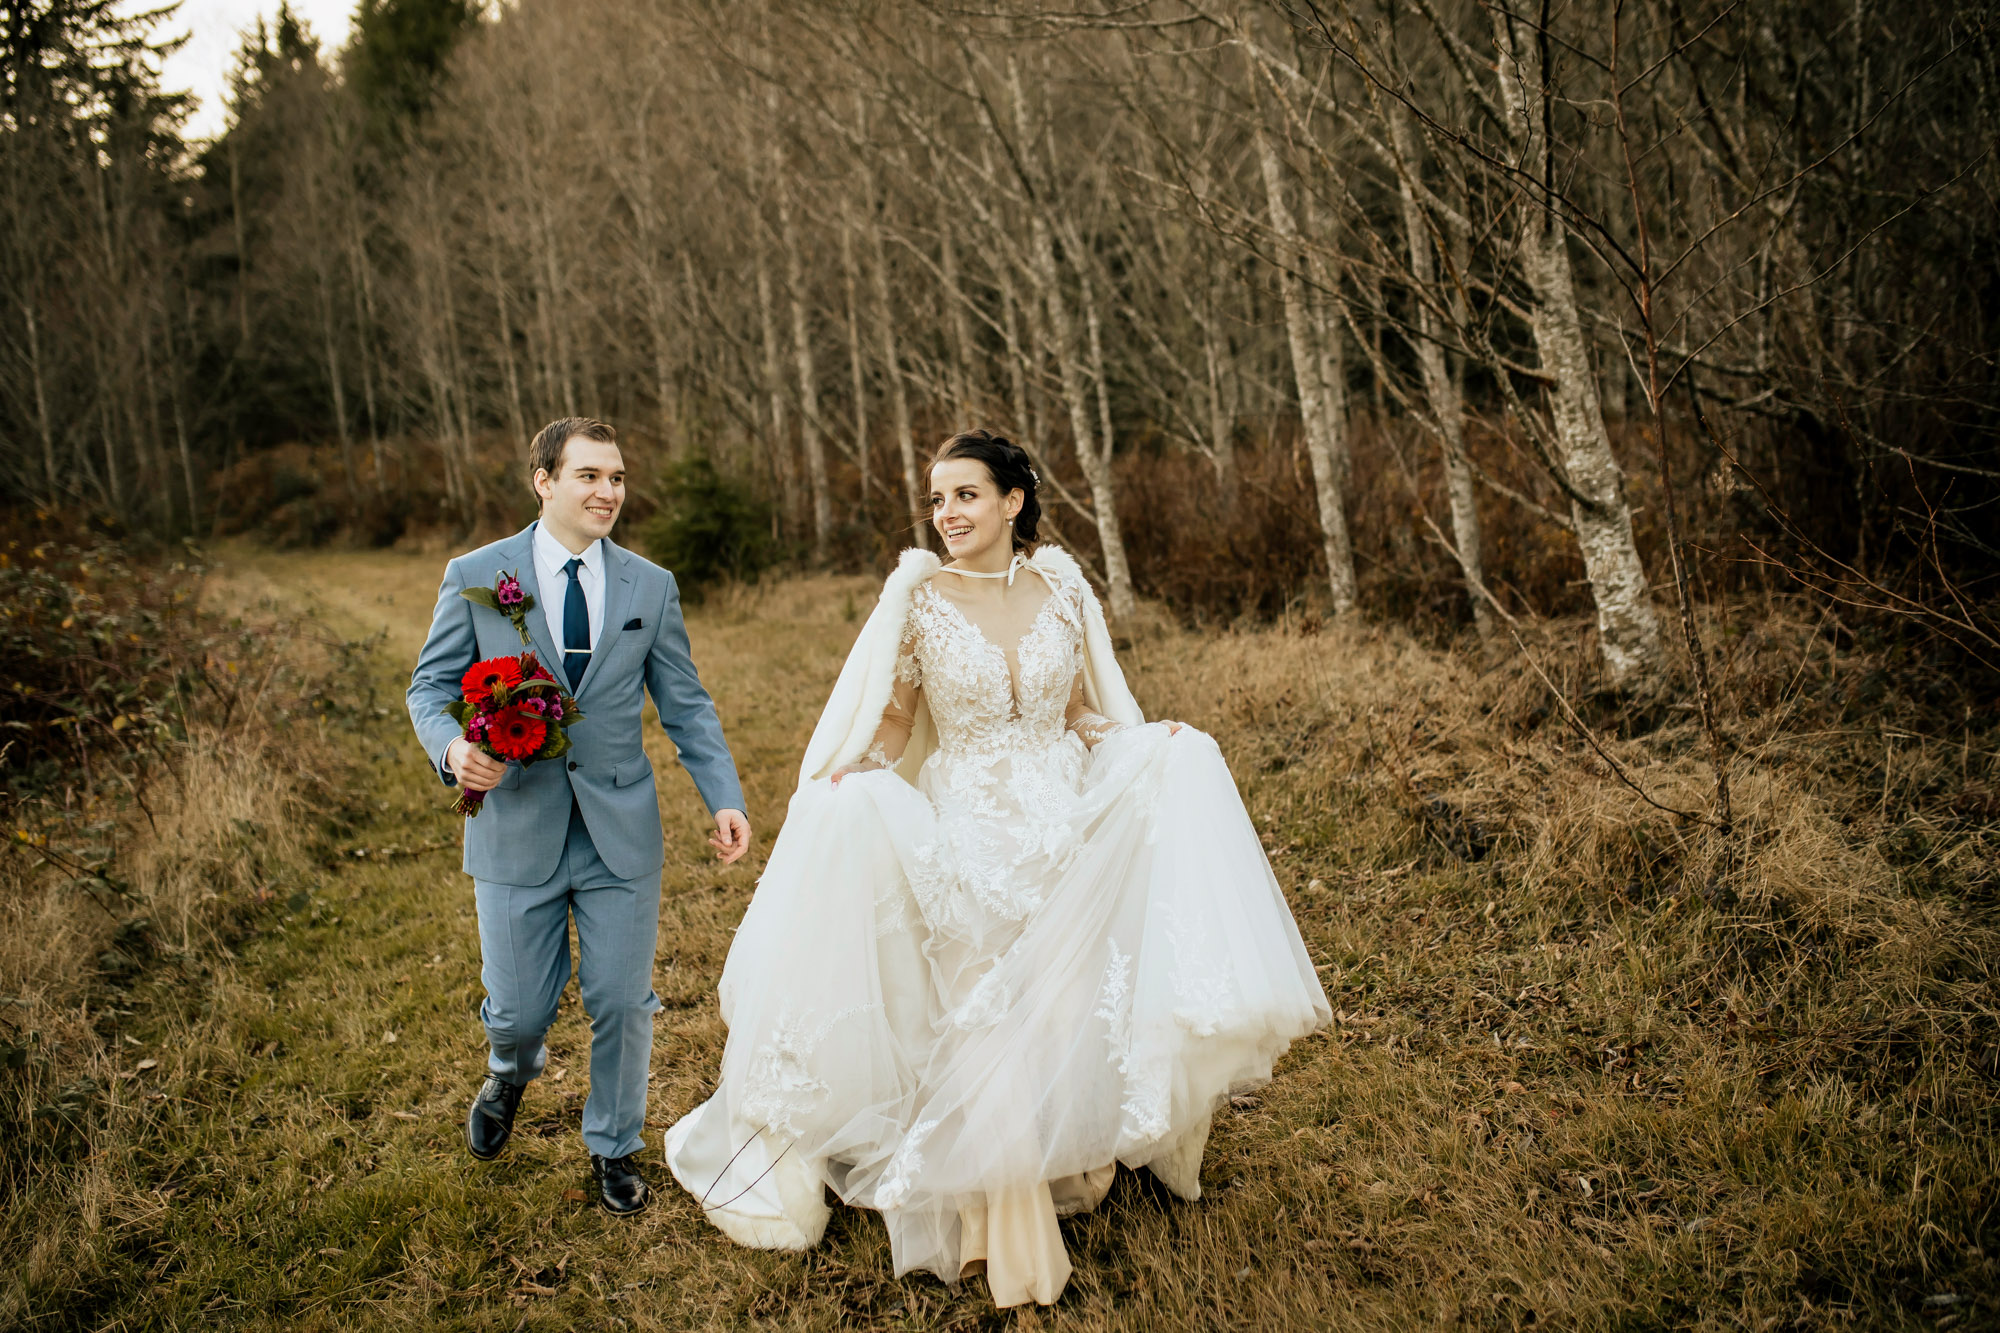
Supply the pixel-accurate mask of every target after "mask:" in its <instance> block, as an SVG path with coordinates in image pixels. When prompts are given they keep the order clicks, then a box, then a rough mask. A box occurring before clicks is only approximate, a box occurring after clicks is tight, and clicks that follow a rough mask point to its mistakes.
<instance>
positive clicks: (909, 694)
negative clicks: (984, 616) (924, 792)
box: [855, 630, 924, 770]
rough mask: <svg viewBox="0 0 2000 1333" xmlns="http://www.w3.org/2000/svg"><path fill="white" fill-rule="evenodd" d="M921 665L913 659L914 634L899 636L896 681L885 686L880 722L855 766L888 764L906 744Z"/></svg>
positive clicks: (912, 723) (920, 684) (912, 722)
mask: <svg viewBox="0 0 2000 1333" xmlns="http://www.w3.org/2000/svg"><path fill="white" fill-rule="evenodd" d="M923 686H924V673H923V668H922V667H921V666H919V665H918V663H917V654H916V634H915V631H914V630H913V631H912V632H911V633H910V634H908V635H906V636H905V637H904V639H903V646H902V647H901V648H900V649H899V650H898V651H897V653H896V683H895V684H894V685H893V686H892V687H891V688H890V690H889V702H888V704H887V705H886V706H885V707H884V708H883V709H882V721H881V724H880V725H878V726H877V727H876V728H875V739H874V741H873V742H872V743H870V745H869V746H868V753H867V754H865V755H863V756H862V757H861V760H860V761H859V762H858V763H857V764H855V767H856V768H858V769H864V770H865V769H874V768H890V767H893V766H894V765H895V764H896V762H897V761H898V760H900V759H902V757H903V751H905V750H907V749H908V748H909V746H910V731H911V729H912V728H914V727H915V726H916V721H917V699H918V697H919V695H920V693H921V691H922V690H923Z"/></svg>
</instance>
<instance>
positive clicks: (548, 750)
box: [535, 727, 570, 759]
mask: <svg viewBox="0 0 2000 1333" xmlns="http://www.w3.org/2000/svg"><path fill="white" fill-rule="evenodd" d="M569 748H570V741H569V733H567V732H565V731H564V730H563V729H562V728H561V727H550V728H549V735H548V739H547V740H545V741H543V742H542V748H541V750H540V751H539V752H538V753H537V754H536V756H535V757H536V758H537V759H560V758H562V757H563V756H564V755H566V754H568V753H569Z"/></svg>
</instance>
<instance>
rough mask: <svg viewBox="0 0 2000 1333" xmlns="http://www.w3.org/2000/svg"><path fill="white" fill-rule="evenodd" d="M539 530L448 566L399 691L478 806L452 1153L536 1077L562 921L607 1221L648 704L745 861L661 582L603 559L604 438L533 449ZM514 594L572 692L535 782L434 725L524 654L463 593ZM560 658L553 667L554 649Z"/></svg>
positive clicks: (723, 775)
mask: <svg viewBox="0 0 2000 1333" xmlns="http://www.w3.org/2000/svg"><path fill="white" fill-rule="evenodd" d="M528 470H529V473H530V475H531V476H532V478H533V481H534V487H535V494H536V495H538V496H540V497H541V502H542V508H541V517H540V518H539V519H538V520H537V521H536V522H534V523H531V524H529V525H528V527H527V529H526V530H525V531H522V532H518V533H516V534H514V535H513V536H512V537H508V538H506V539H505V540H502V541H498V542H494V543H493V544H492V545H490V546H483V547H481V548H480V549H478V550H476V551H473V552H471V553H470V554H468V555H462V556H460V557H458V558H457V559H456V560H453V561H452V562H451V563H450V564H449V565H447V566H446V567H445V573H444V585H443V586H442V587H441V588H439V589H438V603H437V610H436V611H435V612H434V613H433V616H432V619H431V632H430V637H429V639H427V640H426V641H425V642H424V649H423V653H422V654H421V655H420V656H419V657H418V658H417V668H416V670H415V671H414V672H413V673H411V676H410V689H409V707H410V721H411V722H412V723H413V724H414V725H415V726H416V729H417V738H418V740H420V741H422V742H423V746H424V750H425V752H426V753H427V754H429V755H430V757H431V762H432V763H433V764H434V765H436V767H437V770H438V776H439V777H441V778H443V779H444V781H445V783H446V784H448V785H449V784H452V783H457V784H459V785H462V786H465V787H468V788H470V789H472V790H474V791H484V792H488V793H490V795H488V796H487V798H486V802H485V807H484V813H483V814H482V815H481V816H480V817H479V818H477V819H469V820H467V821H466V823H465V872H466V873H467V874H469V875H471V876H472V885H473V896H474V900H475V902H476V903H477V904H478V908H479V953H480V959H481V969H480V980H481V981H482V982H483V983H484V985H485V987H486V1001H485V1003H484V1004H482V1005H481V1006H480V1009H479V1017H480V1020H481V1021H482V1022H483V1023H484V1024H485V1025H486V1038H487V1042H488V1045H489V1046H490V1048H491V1055H490V1057H489V1059H488V1060H487V1066H486V1067H487V1070H488V1073H487V1075H486V1081H485V1083H484V1084H483V1085H481V1087H480V1089H479V1094H478V1096H477V1097H476V1098H475V1099H474V1100H473V1103H472V1110H471V1112H470V1113H469V1114H468V1116H467V1119H466V1126H465V1133H466V1143H467V1146H468V1147H470V1148H471V1150H472V1155H473V1156H474V1157H477V1158H480V1159H481V1160H488V1159H491V1158H494V1157H497V1156H498V1155H499V1154H500V1151H501V1149H502V1148H504V1147H505V1146H506V1144H507V1138H508V1135H509V1134H510V1133H512V1131H513V1128H514V1112H515V1109H516V1108H517V1107H518V1106H519V1105H520V1102H521V1093H522V1090H523V1089H524V1088H526V1086H527V1085H528V1082H529V1081H530V1080H531V1079H533V1078H534V1077H535V1076H536V1075H537V1074H539V1073H541V1072H542V1066H543V1065H545V1064H547V1063H548V1048H547V1047H546V1046H545V1045H543V1042H542V1038H543V1035H544V1034H545V1033H546V1032H547V1031H548V1028H549V1024H550V1023H551V1022H553V1021H554V1020H555V1016H556V1001H557V999H558V998H559V997H560V996H561V995H562V991H563V987H564V986H565V985H566V984H567V983H568V981H569V970H570V959H569V921H570V919H571V918H572V917H573V918H574V919H575V921H576V935H577V946H578V954H579V957H578V961H577V973H578V979H579V983H580V985H581V988H582V992H583V1007H584V1011H585V1012H586V1013H587V1014H589V1015H590V1099H589V1100H588V1101H587V1102H585V1103H584V1107H583V1142H584V1146H585V1147H587V1148H588V1149H589V1150H590V1166H591V1174H592V1176H593V1177H594V1179H595V1180H596V1184H597V1192H598V1196H599V1199H600V1201H601V1202H602V1204H603V1206H604V1207H605V1209H606V1210H607V1211H609V1212H611V1213H614V1214H619V1215H624V1214H629V1213H636V1212H638V1211H639V1210H640V1209H641V1208H643V1207H645V1206H646V1198H647V1189H646V1183H645V1181H643V1180H642V1179H640V1177H639V1174H638V1172H637V1171H636V1170H635V1169H634V1167H633V1158H634V1157H635V1156H636V1154H637V1153H638V1151H639V1149H640V1147H641V1144H640V1140H639V1131H640V1129H641V1128H642V1127H643V1126H644V1124H645V1120H646V1075H647V1068H648V1066H649V1064H650V1062H651V1059H652V1053H653V1015H654V1014H655V1013H656V1012H658V1010H659V1008H660V1001H659V997H658V996H656V995H654V994H653V947H654V944H655V941H656V939H657V936H658V933H659V914H660V866H661V862H662V859H663V840H662V836H661V831H660V808H659V799H658V797H657V796H656V795H655V794H654V790H653V766H652V763H651V761H650V760H648V759H647V758H646V753H645V751H644V750H643V749H642V748H641V746H640V736H641V733H640V727H639V722H640V713H641V710H642V709H643V708H644V706H645V698H644V695H645V693H651V694H652V696H653V702H654V704H655V705H657V706H658V708H659V711H660V721H661V723H662V724H663V725H664V726H665V727H666V730H667V734H668V735H669V736H671V737H673V741H674V745H675V746H676V747H677V748H678V749H679V752H680V761H681V766H682V767H684V768H686V769H687V771H688V773H689V775H690V776H692V777H693V778H694V783H695V786H696V788H697V789H699V791H700V792H701V798H702V800H703V801H704V802H706V803H707V805H708V808H709V809H710V810H711V811H712V812H713V813H714V816H715V832H714V833H713V834H711V835H709V839H708V841H709V845H711V846H712V847H714V848H715V850H716V854H717V856H718V857H719V859H720V860H721V861H722V863H723V864H724V865H728V864H730V863H732V862H734V861H736V860H737V859H738V858H740V857H741V856H742V855H743V854H744V852H746V851H748V850H749V848H750V821H749V820H748V819H747V818H746V817H745V816H744V813H743V791H742V788H741V786H740V785H739V784H738V782H737V779H736V764H735V761H734V760H732V759H731V758H730V755H729V747H728V746H727V745H726V744H724V743H723V739H722V727H721V725H720V724H719V723H718V722H717V721H716V716H715V705H714V703H713V702H712V701H711V700H710V699H709V697H708V692H707V691H706V690H704V689H703V688H702V685H701V678H700V677H699V676H698V675H696V674H695V669H694V660H693V659H692V658H691V657H690V656H689V653H688V637H687V629H686V627H685V626H684V625H683V624H682V622H681V608H680V597H679V594H678V593H677V591H676V589H675V585H674V576H673V575H672V574H669V573H668V572H667V571H666V570H664V569H661V568H660V567H659V566H658V565H655V564H653V563H652V562H651V561H649V560H644V559H641V558H640V557H638V556H636V555H633V554H632V553H631V552H629V551H626V550H623V549H621V548H620V547H617V546H614V545H612V543H611V537H610V532H611V525H612V524H613V523H615V522H617V521H618V511H619V509H620V508H621V507H623V505H624V503H625V463H624V459H623V457H622V456H621V455H620V454H619V452H618V436H617V434H616V432H614V431H613V430H612V429H611V427H609V426H607V425H605V424H604V423H603V422H601V421H592V420H590V419H589V418H587V417H565V418H564V419H562V420H561V421H554V422H551V423H550V424H548V425H547V426H544V427H543V428H542V430H541V433H540V434H538V435H536V436H535V439H534V442H533V443H532V444H531V445H530V446H529V448H528ZM501 573H507V574H512V575H515V576H517V577H518V578H519V579H520V581H521V585H522V587H523V588H524V589H525V590H526V591H527V592H528V594H529V595H530V596H531V597H533V598H534V601H535V604H534V608H533V609H532V610H530V611H529V612H528V613H527V615H526V625H525V627H526V629H527V631H528V633H529V635H530V638H531V639H532V641H533V642H532V646H533V648H534V650H535V652H536V654H537V655H538V656H539V657H540V658H541V659H542V660H543V661H544V662H545V663H547V664H549V665H550V666H551V667H552V668H554V669H555V670H556V671H558V672H560V673H561V674H562V675H563V677H564V679H565V680H567V682H568V684H569V689H570V692H571V693H572V694H573V695H575V696H576V701H577V706H578V708H579V710H580V711H581V712H582V713H583V715H584V718H583V721H581V722H579V723H577V724H576V725H575V726H574V727H572V728H571V729H570V733H569V736H570V741H571V744H572V746H573V748H572V749H571V750H570V752H569V753H568V754H567V755H565V756H564V757H563V758H562V759H560V760H549V761H547V762H544V763H539V764H536V765H534V766H533V767H531V768H523V767H521V766H520V765H518V764H509V763H503V762H502V761H500V760H497V759H494V758H492V757H491V756H489V755H486V754H484V753H482V752H481V751H480V750H479V749H478V748H477V747H475V746H474V745H472V744H471V743H470V742H469V741H467V740H466V739H465V738H464V737H463V736H462V735H461V734H460V730H459V726H458V724H457V723H456V722H454V721H452V719H451V718H450V717H448V716H446V714H445V711H444V709H445V705H446V704H449V703H451V702H452V701H453V700H455V699H457V698H458V697H459V696H460V693H461V685H460V681H461V678H462V677H463V676H464V675H465V672H466V671H467V669H468V668H470V667H471V666H472V664H473V663H474V662H475V661H479V660H483V659H485V658H489V657H500V656H511V655H513V654H517V653H519V652H521V651H522V645H521V637H520V633H519V632H518V631H517V630H516V629H515V628H514V626H513V624H512V623H510V621H509V620H508V618H507V617H506V616H504V615H502V614H501V613H500V612H498V611H494V610H489V609H487V608H485V607H483V606H477V605H474V604H473V603H472V602H470V601H467V600H466V599H465V598H464V597H462V596H460V595H459V594H460V593H461V592H462V591H463V590H464V589H466V588H469V587H481V586H484V587H487V588H491V587H492V586H493V584H494V580H495V577H496V576H497V575H499V574H501ZM559 649H560V651H558V650H559Z"/></svg>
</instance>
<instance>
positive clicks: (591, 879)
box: [472, 807, 660, 1157]
mask: <svg viewBox="0 0 2000 1333" xmlns="http://www.w3.org/2000/svg"><path fill="white" fill-rule="evenodd" d="M472 887H473V895H474V898H475V899H476V901H477V902H478V904H479V956H480V972H479V979H480V981H481V982H482V983H483V984H484V985H485V987H486V1001H485V1003H483V1004H481V1005H480V1006H479V1020H480V1022H482V1023H484V1024H485V1025H486V1041H487V1045H488V1047H489V1048H490V1052H491V1053H490V1054H489V1055H488V1057H487V1062H486V1067H487V1068H488V1069H490V1070H492V1071H493V1072H494V1073H495V1074H497V1075H499V1076H500V1077H501V1078H503V1079H505V1080H507V1082H509V1083H527V1082H528V1081H529V1080H531V1079H533V1078H534V1077H536V1076H537V1075H538V1074H540V1073H541V1072H542V1069H543V1068H544V1067H545V1066H546V1065H547V1064H548V1060H549V1048H548V1046H547V1045H546V1044H545V1043H544V1041H543V1037H544V1034H546V1033H547V1032H548V1030H549V1025H550V1024H551V1023H553V1022H554V1021H555V1017H556V1002H557V1000H558V999H559V998H561V996H562V992H563V987H564V986H566V985H568V984H569V971H570V956H569V918H570V915H571V914H572V913H574V914H575V916H576V940H577V954H578V957H577V968H576V970H577V980H578V983H579V986H580V988H581V989H582V991H583V1011H584V1013H586V1014H588V1015H589V1016H590V1098H589V1100H588V1101H586V1102H584V1104H583V1143H584V1146H585V1147H586V1148H588V1149H590V1151H592V1152H594V1153H597V1154H598V1155H600V1156H603V1157H623V1156H625V1155H626V1154H627V1153H634V1152H637V1151H639V1149H640V1147H641V1146H642V1144H641V1143H640V1137H639V1136H640V1131H641V1130H642V1129H643V1128H644V1127H645V1123H646V1073H647V1067H648V1065H649V1063H650V1061H651V1058H652V1053H653V1015H654V1014H656V1013H658V1012H659V1011H660V997H659V996H658V995H655V994H654V993H653V948H654V945H655V944H656V943H657V941H658V937H659V932H660V872H659V871H657V870H654V871H650V872H649V873H647V874H644V875H640V876H638V877H637V878H636V879H625V878H622V877H621V876H618V875H614V874H612V873H611V871H610V870H609V869H608V868H606V866H605V864H604V860H603V858H602V857H600V856H599V855H598V854H597V846H596V844H595V843H593V842H592V841H591V838H590V830H589V829H588V828H587V827H585V825H584V822H583V812H582V811H581V810H580V809H578V808H576V807H571V810H570V816H569V836H568V839H567V840H566V841H565V843H564V845H563V851H562V857H561V859H560V860H558V861H557V862H556V872H555V874H553V875H551V876H550V877H549V878H548V879H547V880H546V881H544V882H543V883H541V884H503V883H500V882H498V881H496V880H490V879H478V878H475V879H474V880H473V881H472Z"/></svg>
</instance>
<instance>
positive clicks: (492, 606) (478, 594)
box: [458, 569, 535, 644]
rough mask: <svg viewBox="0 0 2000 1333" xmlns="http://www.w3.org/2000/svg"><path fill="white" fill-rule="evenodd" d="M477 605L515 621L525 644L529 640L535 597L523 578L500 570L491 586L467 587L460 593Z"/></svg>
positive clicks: (516, 629)
mask: <svg viewBox="0 0 2000 1333" xmlns="http://www.w3.org/2000/svg"><path fill="white" fill-rule="evenodd" d="M458 595H459V596H460V597H463V598H464V599H465V600H466V601H468V602H471V603H473V604H474V605H476V606H483V607H486V608H487V609H489V610H493V611H498V612H499V613H500V614H501V615H503V616H505V617H507V619H509V620H511V621H513V622H514V632H515V633H517V634H519V635H520V636H521V642H522V643H523V644H525V643H527V642H528V612H530V611H532V610H534V609H535V599H534V598H532V597H530V596H528V590H527V589H526V588H523V587H522V586H521V580H520V579H519V578H518V577H517V576H515V575H513V574H509V573H508V572H507V571H506V570H504V569H503V570H500V571H499V572H498V573H496V574H495V575H494V576H493V586H492V587H490V588H467V589H465V590H464V591H462V592H460V593H459V594H458Z"/></svg>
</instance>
